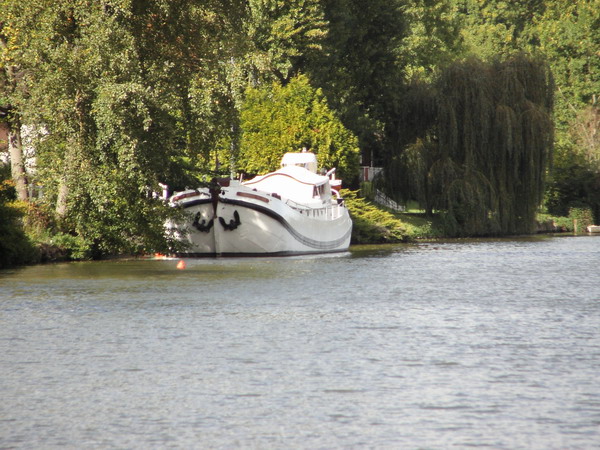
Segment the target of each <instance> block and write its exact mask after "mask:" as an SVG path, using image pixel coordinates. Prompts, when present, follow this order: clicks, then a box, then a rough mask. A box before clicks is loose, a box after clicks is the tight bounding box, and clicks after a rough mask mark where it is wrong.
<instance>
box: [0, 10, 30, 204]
mask: <svg viewBox="0 0 600 450" xmlns="http://www.w3.org/2000/svg"><path fill="white" fill-rule="evenodd" d="M0 9H3V10H8V2H7V0H3V1H2V2H0ZM9 14H10V12H9ZM15 33H16V30H14V29H13V28H12V27H11V24H10V15H9V16H8V19H5V20H0V120H2V121H3V122H4V123H6V124H7V125H8V150H9V155H10V163H11V176H12V179H13V181H14V183H15V188H16V191H17V198H18V199H19V200H21V201H27V200H28V198H29V193H28V189H27V184H28V183H27V173H26V170H25V161H24V157H23V144H22V140H21V120H20V117H19V113H18V111H17V108H16V107H15V105H14V104H13V102H14V94H15V91H16V90H17V88H18V83H19V78H20V77H21V76H22V74H20V70H19V68H18V67H17V66H16V65H15V63H14V61H13V60H12V58H11V49H10V47H11V46H12V45H13V41H14V37H15Z"/></svg>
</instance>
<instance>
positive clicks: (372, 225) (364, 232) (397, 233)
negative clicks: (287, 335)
mask: <svg viewBox="0 0 600 450" xmlns="http://www.w3.org/2000/svg"><path fill="white" fill-rule="evenodd" d="M342 196H343V197H344V201H345V202H346V205H347V207H348V210H349V211H350V216H351V217H352V223H353V228H352V243H353V244H384V243H395V242H406V241H409V240H410V239H412V238H413V236H414V234H415V228H414V227H412V226H410V225H408V224H405V223H403V222H402V221H401V220H399V219H398V218H396V217H395V216H394V215H393V214H392V213H390V212H387V211H385V210H383V209H381V208H378V207H377V206H375V205H374V204H373V203H371V202H370V201H368V200H365V199H363V198H360V197H359V196H358V192H357V191H350V190H348V189H342Z"/></svg>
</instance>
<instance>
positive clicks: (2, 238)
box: [0, 201, 40, 269]
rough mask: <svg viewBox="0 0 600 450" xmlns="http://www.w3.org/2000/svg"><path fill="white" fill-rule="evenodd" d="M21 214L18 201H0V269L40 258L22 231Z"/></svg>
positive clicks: (36, 260)
mask: <svg viewBox="0 0 600 450" xmlns="http://www.w3.org/2000/svg"><path fill="white" fill-rule="evenodd" d="M23 214H24V213H23V210H22V208H21V207H20V205H19V204H18V203H2V201H0V269H5V268H7V267H11V266H16V265H21V264H32V263H35V262H38V261H39V259H40V255H39V251H38V250H37V249H36V248H35V246H34V245H33V244H32V242H31V241H30V240H29V238H28V237H27V235H26V234H25V232H24V231H23V227H22V217H23Z"/></svg>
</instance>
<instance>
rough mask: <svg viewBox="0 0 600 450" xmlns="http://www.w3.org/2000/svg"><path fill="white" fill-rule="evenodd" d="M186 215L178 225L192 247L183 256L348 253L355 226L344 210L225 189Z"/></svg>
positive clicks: (194, 202) (191, 203) (190, 201)
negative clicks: (297, 203) (185, 218)
mask: <svg viewBox="0 0 600 450" xmlns="http://www.w3.org/2000/svg"><path fill="white" fill-rule="evenodd" d="M178 204H179V206H181V207H183V208H184V210H185V212H186V213H187V214H186V215H187V217H188V220H187V222H185V223H184V224H178V225H174V226H172V227H171V228H173V229H174V231H175V233H176V235H178V237H179V239H180V240H182V241H183V242H184V243H186V244H187V249H186V250H185V251H183V252H180V253H178V254H179V255H180V256H257V255H298V254H311V253H330V252H342V251H346V250H347V249H348V247H349V245H350V237H351V232H352V221H351V219H350V217H349V214H348V211H347V209H346V208H345V207H344V206H343V205H338V204H332V205H328V206H326V207H323V208H318V209H302V208H298V207H297V206H296V207H293V206H290V205H289V202H286V201H285V200H284V199H281V198H279V197H278V196H272V195H269V194H265V193H262V192H257V191H253V190H250V189H243V188H240V187H238V188H233V189H225V188H224V189H222V190H221V191H220V192H219V193H218V194H215V195H210V194H209V193H208V192H207V191H199V193H198V195H197V196H191V197H189V196H188V197H187V198H185V199H184V200H182V201H179V202H178Z"/></svg>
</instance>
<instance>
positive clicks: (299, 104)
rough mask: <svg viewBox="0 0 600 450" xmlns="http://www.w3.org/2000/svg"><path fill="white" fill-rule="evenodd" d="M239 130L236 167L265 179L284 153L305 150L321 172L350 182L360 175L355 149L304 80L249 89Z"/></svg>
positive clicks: (320, 97) (317, 92)
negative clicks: (332, 171) (333, 172)
mask: <svg viewBox="0 0 600 450" xmlns="http://www.w3.org/2000/svg"><path fill="white" fill-rule="evenodd" d="M241 118H242V122H241V127H242V130H243V135H242V140H241V145H240V154H239V158H238V167H239V168H240V169H241V170H243V171H246V172H249V173H264V172H268V171H271V170H275V169H277V168H278V167H279V164H280V162H281V157H282V156H283V155H284V154H285V153H286V152H295V151H299V150H301V149H302V148H307V149H309V150H311V151H313V152H314V153H315V154H316V155H317V159H318V162H319V165H320V167H324V168H331V167H337V169H338V175H339V176H340V177H341V178H343V179H346V180H349V179H352V178H353V177H354V176H355V174H356V172H357V170H358V143H357V141H356V138H355V137H354V135H353V134H352V133H351V132H350V131H348V130H347V129H346V128H344V126H343V125H342V123H341V122H340V120H339V119H338V118H337V116H336V114H335V113H334V112H333V111H332V110H331V109H329V107H328V105H327V101H326V99H325V97H324V96H323V94H322V92H321V90H320V89H314V88H313V87H312V86H311V85H310V83H309V80H308V77H307V76H305V75H300V76H298V77H295V78H294V79H292V80H291V81H290V82H289V83H288V84H287V85H285V86H281V85H279V84H277V83H273V84H272V85H270V86H268V87H262V88H250V89H249V90H248V91H247V92H246V101H245V103H244V107H243V109H242V114H241Z"/></svg>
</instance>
